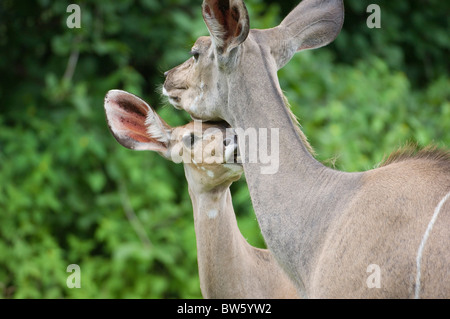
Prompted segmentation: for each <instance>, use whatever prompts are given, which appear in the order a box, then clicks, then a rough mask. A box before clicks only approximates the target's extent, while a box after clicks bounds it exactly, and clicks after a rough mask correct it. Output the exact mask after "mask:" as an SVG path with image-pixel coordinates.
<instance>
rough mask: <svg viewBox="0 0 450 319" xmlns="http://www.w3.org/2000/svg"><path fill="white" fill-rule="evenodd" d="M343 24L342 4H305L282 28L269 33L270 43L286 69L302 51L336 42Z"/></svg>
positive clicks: (314, 0)
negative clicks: (291, 60)
mask: <svg viewBox="0 0 450 319" xmlns="http://www.w3.org/2000/svg"><path fill="white" fill-rule="evenodd" d="M343 23H344V3H343V1H342V0H303V1H302V2H300V4H299V5H298V6H297V7H295V9H294V10H292V11H291V13H289V14H288V15H287V17H286V18H285V19H284V20H283V21H282V22H281V24H280V25H279V26H278V27H276V28H273V29H269V30H267V31H268V37H270V38H271V40H270V41H269V43H270V44H271V46H273V47H272V48H271V49H272V52H273V54H274V57H275V59H276V60H277V65H278V68H281V67H283V66H284V65H285V64H286V63H287V62H289V60H290V59H291V58H292V56H293V55H294V54H295V53H296V52H297V51H300V50H306V49H317V48H320V47H322V46H325V45H327V44H329V43H330V42H332V41H333V40H334V39H336V37H337V35H338V34H339V32H340V31H341V29H342V25H343Z"/></svg>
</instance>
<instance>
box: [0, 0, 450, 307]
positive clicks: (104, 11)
mask: <svg viewBox="0 0 450 319" xmlns="http://www.w3.org/2000/svg"><path fill="white" fill-rule="evenodd" d="M429 2H430V1H429ZM69 3H70V2H69V1H48V0H39V1H32V2H26V3H25V2H20V1H12V0H3V1H1V2H0V73H1V74H2V76H1V77H0V98H1V101H2V105H1V107H0V110H1V112H0V296H1V297H4V298H180V297H182V298H191V297H192V298H198V297H201V295H200V289H199V282H198V270H197V262H196V249H195V233H194V226H193V218H192V206H191V203H190V198H189V196H188V192H187V185H186V181H185V177H184V171H183V168H182V166H181V165H176V164H173V163H170V162H168V161H166V160H164V159H162V158H160V157H159V156H158V155H157V154H153V153H151V154H150V153H146V152H132V151H130V150H127V149H124V148H123V147H121V146H120V145H119V144H118V143H117V142H116V141H115V140H114V138H113V137H112V136H111V134H110V133H109V131H108V128H107V125H106V122H105V117H104V112H103V98H104V96H105V94H106V92H107V91H108V90H110V89H113V88H118V89H124V90H127V91H130V92H132V93H134V94H137V95H139V96H141V97H143V98H144V99H145V100H147V101H149V102H150V104H152V105H153V106H154V107H155V108H156V109H157V111H158V113H160V114H161V115H162V117H163V118H164V119H165V120H166V121H167V122H168V123H169V124H170V125H173V126H176V125H181V124H184V123H186V122H187V121H188V120H189V116H188V115H187V114H185V113H184V112H180V111H176V110H174V108H172V107H170V106H167V107H161V105H163V104H164V101H161V98H160V95H159V94H158V93H156V92H157V89H158V87H159V86H160V85H161V84H162V83H163V81H164V77H163V72H164V71H166V70H168V69H170V68H171V67H173V66H175V65H177V64H179V63H181V62H183V61H184V60H185V59H186V58H187V57H188V56H189V55H188V52H189V50H190V47H191V45H192V44H193V42H194V40H195V39H196V38H197V37H198V36H200V35H205V34H207V30H206V28H205V26H204V23H203V20H202V18H201V13H200V10H199V7H200V1H198V0H196V1H194V0H170V1H157V0H127V1H115V2H113V1H106V2H105V1H102V2H98V1H97V2H96V1H93V0H86V1H80V2H79V3H78V4H79V5H80V7H81V9H82V28H81V29H68V28H67V27H66V19H67V17H68V15H69V13H66V8H67V5H68V4H69ZM246 3H247V5H248V8H249V11H250V16H251V19H252V20H251V23H252V27H254V28H265V27H271V26H273V25H275V24H277V23H278V22H279V21H280V20H281V17H280V13H279V12H280V6H279V5H280V4H279V3H278V2H274V3H273V4H271V5H269V1H263V0H252V1H250V0H248V1H246ZM295 3H296V2H295V1H294V2H293V3H292V5H291V8H292V7H293V6H294V5H295ZM431 3H434V5H435V6H433V5H428V6H427V7H426V8H424V9H422V8H421V7H418V5H417V3H416V2H414V1H411V2H408V3H407V4H406V2H402V3H400V2H398V3H397V2H392V1H391V2H389V3H388V2H387V1H384V2H383V3H382V4H380V5H381V7H382V10H383V13H382V19H383V20H382V29H380V30H371V29H367V27H366V25H365V17H366V16H367V14H366V13H365V8H366V5H363V2H359V1H356V0H355V1H350V2H348V5H347V8H348V9H347V11H348V13H349V18H348V19H347V20H346V25H345V29H344V31H343V33H342V35H341V36H340V37H338V39H337V42H336V44H333V45H331V46H329V47H328V48H323V49H320V50H317V51H307V52H302V53H299V54H297V56H296V57H295V58H294V59H293V60H292V61H291V62H290V63H289V64H288V65H287V66H286V67H285V68H284V69H282V70H281V71H280V73H279V76H280V83H281V87H282V88H283V89H284V90H285V92H286V95H287V96H288V98H289V100H290V102H291V104H292V107H293V110H294V112H295V113H296V114H297V115H298V116H299V118H300V122H301V123H302V125H303V129H304V132H305V133H306V135H307V136H308V137H309V139H310V141H311V143H312V145H313V146H314V148H315V149H316V150H317V153H318V157H319V159H321V160H322V161H325V162H326V163H327V164H328V165H335V166H336V167H337V168H339V169H343V170H349V171H355V170H364V169H370V168H371V167H373V166H375V165H376V164H377V163H378V162H379V161H381V159H382V158H383V156H384V155H385V154H388V153H389V152H390V151H392V150H393V149H395V148H396V147H397V146H400V145H401V144H403V143H405V142H406V141H409V140H413V141H417V142H419V143H420V144H427V143H429V142H433V141H434V142H436V143H439V144H441V145H449V144H450V135H449V133H448V132H449V131H450V103H449V97H450V96H449V94H450V93H449V87H450V86H449V84H450V83H449V82H450V81H449V77H448V59H446V55H445V52H447V53H448V51H446V50H448V47H449V40H448V37H447V36H446V34H447V32H448V30H447V29H448V19H447V20H445V19H444V20H442V18H441V15H442V14H444V13H445V12H448V4H446V2H445V1H442V2H436V1H431ZM346 4H347V2H346ZM383 8H385V9H386V10H384V9H383ZM283 10H284V5H283ZM405 15H407V16H408V17H410V21H409V20H408V21H405V22H404V21H403V17H404V16H405ZM445 21H447V26H446V25H445ZM352 22H353V23H352ZM443 22H444V23H443ZM406 23H410V28H406V27H405V24H406ZM418 30H429V32H431V33H432V34H433V37H431V36H430V37H429V36H423V33H421V34H422V35H421V36H417V35H418V34H419V33H418ZM374 44H376V45H375V46H374ZM412 44H414V45H412ZM447 55H448V54H447ZM408 56H412V57H413V58H405V57H408ZM422 58H423V59H425V60H424V61H428V62H426V63H425V64H424V63H422ZM418 83H422V85H421V86H419V85H418ZM330 159H331V160H330ZM232 192H233V202H234V205H235V209H236V212H237V214H238V219H239V226H240V228H241V230H242V231H243V233H244V236H245V237H246V238H248V240H249V241H250V243H252V244H254V245H257V246H260V247H262V246H264V243H263V240H262V238H261V236H260V233H259V230H258V228H257V223H256V220H255V216H254V214H253V211H252V207H251V202H250V199H249V195H248V190H247V187H246V184H245V180H241V181H239V182H237V183H235V184H233V185H232ZM69 264H78V265H80V267H81V289H75V288H74V289H69V288H67V286H66V279H67V277H68V275H69V273H67V272H66V268H67V266H68V265H69Z"/></svg>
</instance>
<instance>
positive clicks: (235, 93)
mask: <svg viewBox="0 0 450 319" xmlns="http://www.w3.org/2000/svg"><path fill="white" fill-rule="evenodd" d="M202 12H203V17H204V21H205V23H206V26H207V28H208V30H209V33H210V36H209V37H200V38H199V39H198V40H197V41H196V43H195V44H194V46H193V48H192V51H191V54H192V56H193V57H192V58H190V59H189V60H187V61H186V62H184V63H183V64H181V65H180V66H178V67H175V68H174V69H172V70H170V71H168V72H166V73H165V75H166V81H165V83H164V88H163V93H164V94H165V95H167V96H168V98H169V101H170V102H171V104H172V105H174V106H175V107H176V108H179V109H183V110H185V111H187V112H189V113H190V114H191V116H192V117H193V118H196V119H202V120H205V121H207V120H218V119H223V120H225V121H226V122H228V123H229V124H230V125H231V126H232V127H233V128H241V129H243V130H247V129H250V128H257V129H271V128H277V129H278V130H279V169H278V171H277V172H276V173H275V174H261V168H262V166H263V164H262V163H248V161H245V160H244V172H245V176H246V179H247V183H248V187H249V190H250V195H251V198H252V203H253V207H254V210H255V213H256V217H257V220H258V222H259V225H260V228H261V231H262V234H263V236H264V239H265V240H266V242H267V245H268V248H269V249H270V250H271V251H272V253H273V254H274V256H275V257H276V259H277V261H278V262H279V263H280V264H281V265H282V267H283V268H284V269H285V271H286V272H287V273H288V275H289V276H290V278H291V279H292V280H293V281H294V282H295V284H296V286H297V289H298V291H299V293H301V295H302V296H304V297H325V298H327V297H341V298H347V297H350V298H352V297H363V298H377V297H381V298H409V297H447V298H448V297H450V248H449V247H450V199H449V197H450V155H449V153H448V152H445V151H439V150H437V149H435V148H426V149H423V150H421V151H418V152H412V151H409V150H403V151H398V152H397V153H395V154H393V155H391V157H390V158H389V159H388V160H387V162H385V163H384V164H383V165H382V166H381V167H379V168H377V169H374V170H370V171H366V172H358V173H346V172H340V171H336V170H333V169H330V168H328V167H325V166H324V165H322V164H321V163H320V162H318V161H317V160H316V159H315V158H314V157H313V156H312V155H311V153H310V152H309V151H308V143H307V142H306V139H305V137H304V135H303V134H302V133H301V131H300V130H299V129H298V125H297V124H298V123H296V120H295V119H294V117H293V116H292V114H291V112H290V110H289V108H288V106H287V103H286V101H285V98H284V96H283V93H282V90H281V88H280V85H279V82H278V78H277V71H278V70H279V69H280V68H281V67H283V66H284V65H285V64H287V62H288V61H289V60H290V59H291V58H292V56H293V55H294V54H295V53H296V52H297V51H301V50H305V49H314V48H319V47H321V46H324V45H326V44H328V43H330V42H331V41H333V40H334V39H335V38H336V36H337V35H338V33H339V32H340V30H341V27H342V25H343V20H344V8H343V3H342V0H303V1H302V2H301V3H300V4H299V5H298V6H297V7H296V8H295V9H294V10H293V11H292V12H291V13H290V14H289V15H288V16H287V17H286V18H285V19H284V20H283V21H282V22H281V24H280V25H279V26H277V27H274V28H272V29H266V30H254V29H252V30H250V27H249V17H248V13H247V9H246V7H245V4H244V2H243V1H242V0H204V1H203V6H202ZM269 139H270V138H269ZM373 264H375V265H377V266H378V269H379V270H380V273H379V274H378V275H379V277H378V280H379V285H377V286H376V287H375V288H373V287H372V286H371V285H368V284H367V282H368V277H369V276H370V273H368V272H367V271H368V269H369V270H370V269H372V268H370V267H369V266H370V265H373ZM378 287H379V288H378Z"/></svg>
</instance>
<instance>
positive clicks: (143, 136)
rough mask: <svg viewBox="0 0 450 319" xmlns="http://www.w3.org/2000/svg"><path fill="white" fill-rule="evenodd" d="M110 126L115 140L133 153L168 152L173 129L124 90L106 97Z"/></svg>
mask: <svg viewBox="0 0 450 319" xmlns="http://www.w3.org/2000/svg"><path fill="white" fill-rule="evenodd" d="M104 107H105V113H106V120H107V122H108V126H109V128H110V130H111V133H112V134H113V136H114V137H115V138H116V140H117V141H118V142H119V143H120V144H121V145H123V146H125V147H126V148H129V149H133V150H149V151H157V152H161V153H165V152H166V151H167V150H168V146H169V141H170V132H171V127H170V126H169V125H168V124H167V123H166V122H164V120H163V119H161V118H160V117H159V115H158V114H156V113H155V111H154V110H153V109H152V108H151V107H150V106H149V105H148V104H147V103H145V102H144V101H143V100H142V99H140V98H138V97H137V96H135V95H133V94H130V93H128V92H125V91H121V90H111V91H109V92H108V93H107V94H106V97H105V103H104Z"/></svg>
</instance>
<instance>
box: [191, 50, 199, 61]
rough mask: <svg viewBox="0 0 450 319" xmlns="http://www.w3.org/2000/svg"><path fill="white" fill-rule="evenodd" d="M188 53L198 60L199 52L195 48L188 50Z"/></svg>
mask: <svg viewBox="0 0 450 319" xmlns="http://www.w3.org/2000/svg"><path fill="white" fill-rule="evenodd" d="M189 54H190V55H192V56H193V57H194V60H195V61H198V58H199V56H200V52H198V51H196V50H192V51H191V52H189Z"/></svg>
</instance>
